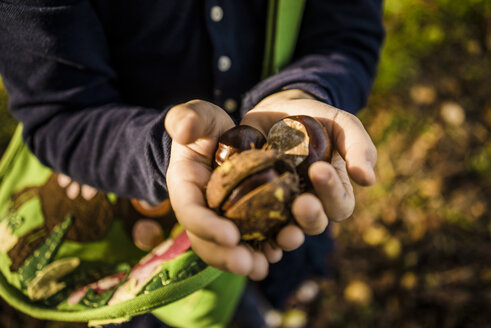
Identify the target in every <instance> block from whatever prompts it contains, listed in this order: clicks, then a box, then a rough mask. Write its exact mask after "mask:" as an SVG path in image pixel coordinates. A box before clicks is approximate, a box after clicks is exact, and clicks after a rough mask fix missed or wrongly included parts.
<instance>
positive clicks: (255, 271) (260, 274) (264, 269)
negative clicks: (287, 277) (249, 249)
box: [248, 252, 269, 280]
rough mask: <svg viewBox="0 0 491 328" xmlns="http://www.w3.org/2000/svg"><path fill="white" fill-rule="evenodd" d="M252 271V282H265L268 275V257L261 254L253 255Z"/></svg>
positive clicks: (250, 275) (254, 253) (255, 253)
mask: <svg viewBox="0 0 491 328" xmlns="http://www.w3.org/2000/svg"><path fill="white" fill-rule="evenodd" d="M252 260H253V265H252V270H251V272H250V273H249V275H248V276H249V278H250V279H251V280H263V279H264V278H266V276H267V275H268V271H269V264H268V261H267V260H266V257H265V255H264V254H263V253H261V252H253V253H252Z"/></svg>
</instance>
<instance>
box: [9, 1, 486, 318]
mask: <svg viewBox="0 0 491 328" xmlns="http://www.w3.org/2000/svg"><path fill="white" fill-rule="evenodd" d="M385 26H386V28H387V39H386V42H385V47H384V50H383V55H382V60H381V63H380V67H379V74H378V78H377V80H376V83H375V86H374V91H373V93H372V96H371V98H370V100H369V103H368V106H367V108H366V109H365V110H363V111H362V113H361V114H360V118H361V119H362V121H363V122H364V124H365V126H366V127H367V129H368V131H369V133H370V135H371V136H372V138H373V140H374V142H375V144H376V145H377V148H378V152H379V161H378V165H377V169H376V171H377V175H378V182H377V184H376V185H375V186H373V187H370V188H356V196H357V208H356V211H355V214H354V215H353V217H352V218H350V219H349V220H348V221H345V222H343V223H338V224H336V223H331V230H332V233H333V235H334V236H335V239H336V251H335V252H334V253H333V254H332V255H330V262H331V272H332V276H331V277H330V278H329V279H327V280H323V281H318V285H317V286H319V287H320V294H319V295H320V296H319V297H317V298H316V300H315V301H314V302H313V303H310V304H309V305H308V306H305V305H303V306H302V304H299V305H292V311H290V315H289V316H286V317H284V318H283V326H284V327H300V326H308V327H407V328H413V327H490V326H491V313H490V310H491V202H490V199H491V196H490V195H491V137H490V136H491V1H489V0H462V1H455V0H386V1H385ZM0 122H1V123H0V153H1V152H3V151H4V150H5V148H6V146H7V144H8V140H9V138H10V135H11V134H12V133H13V130H14V128H15V125H16V122H15V121H14V120H13V119H12V117H11V116H10V115H9V113H8V111H7V95H6V92H5V91H4V90H3V88H2V87H1V84H0ZM306 321H307V323H306ZM0 326H1V327H26V328H28V327H75V326H77V327H78V326H83V325H75V324H65V323H63V324H60V323H52V322H45V321H38V320H34V319H31V318H29V317H26V316H24V315H22V314H20V313H18V312H16V311H15V310H13V309H12V308H10V307H9V306H8V305H6V303H5V302H4V301H1V302H0Z"/></svg>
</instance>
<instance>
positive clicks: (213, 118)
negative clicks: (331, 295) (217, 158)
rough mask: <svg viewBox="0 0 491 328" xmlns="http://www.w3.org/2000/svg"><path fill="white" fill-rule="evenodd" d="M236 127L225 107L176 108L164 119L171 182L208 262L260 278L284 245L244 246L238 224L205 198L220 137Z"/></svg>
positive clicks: (178, 208)
mask: <svg viewBox="0 0 491 328" xmlns="http://www.w3.org/2000/svg"><path fill="white" fill-rule="evenodd" d="M233 126H234V123H233V121H232V120H231V119H230V117H229V116H228V115H227V114H226V113H225V112H224V111H223V110H222V109H221V108H219V107H217V106H215V105H213V104H211V103H209V102H206V101H201V100H194V101H190V102H188V103H185V104H181V105H177V106H175V107H173V108H171V109H170V111H169V112H168V113H167V116H166V119H165V128H166V130H167V132H168V133H169V134H170V136H171V137H172V148H171V156H170V162H169V168H168V170H167V186H168V190H169V197H170V201H171V204H172V207H173V209H174V212H175V214H176V217H177V219H178V220H179V222H180V223H181V224H182V226H183V227H184V228H185V229H186V230H187V234H188V237H189V240H190V242H191V246H192V248H193V250H194V251H195V252H196V254H197V255H198V256H199V257H201V259H203V261H205V262H206V263H207V264H209V265H212V266H214V267H217V268H219V269H222V270H225V271H230V272H233V273H236V274H240V275H247V276H249V277H250V278H251V279H255V280H258V279H263V278H265V277H266V275H267V273H268V266H269V264H268V261H269V262H274V261H278V260H279V259H280V258H281V250H279V249H278V248H277V247H275V246H273V245H267V246H265V247H264V249H263V251H262V252H260V251H254V250H252V249H251V248H249V247H248V246H245V245H242V244H241V245H239V240H240V233H239V231H238V229H237V227H236V226H235V225H234V224H233V223H232V222H231V221H229V220H227V219H225V218H223V217H220V216H218V215H217V214H216V213H215V212H214V211H212V210H210V209H209V208H208V207H207V206H206V203H205V199H204V191H205V188H206V184H207V183H208V180H209V178H210V174H211V171H212V167H211V164H212V160H213V158H214V152H215V149H216V146H217V142H218V138H219V136H220V135H221V134H223V133H224V132H225V131H226V130H228V129H230V128H232V127H233Z"/></svg>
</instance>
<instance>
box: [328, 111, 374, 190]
mask: <svg viewBox="0 0 491 328" xmlns="http://www.w3.org/2000/svg"><path fill="white" fill-rule="evenodd" d="M332 129H333V136H334V143H335V148H336V149H337V150H338V151H339V153H340V154H341V156H342V157H343V158H344V159H345V161H346V166H347V168H348V172H349V175H350V176H351V178H352V179H353V180H354V181H355V182H356V183H358V184H359V185H363V186H368V185H372V184H373V183H374V182H375V172H374V170H373V168H374V167H375V164H376V162H377V149H376V148H375V145H374V144H373V142H372V139H371V138H370V136H369V135H368V132H367V131H366V130H365V128H364V127H363V124H362V123H361V121H360V120H359V119H358V118H357V117H356V116H354V115H351V114H349V113H347V112H344V111H339V112H338V113H337V115H336V116H335V118H334V122H333V124H332Z"/></svg>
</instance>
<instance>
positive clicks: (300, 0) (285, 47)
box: [262, 0, 306, 79]
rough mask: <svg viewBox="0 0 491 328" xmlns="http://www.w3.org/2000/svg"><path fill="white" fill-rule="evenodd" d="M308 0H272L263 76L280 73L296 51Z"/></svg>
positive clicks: (267, 26)
mask: <svg viewBox="0 0 491 328" xmlns="http://www.w3.org/2000/svg"><path fill="white" fill-rule="evenodd" d="M305 1H306V0H270V1H269V8H268V21H267V25H266V29H267V30H266V45H265V47H264V49H265V51H264V61H263V74H262V78H263V79H265V78H267V77H268V76H270V75H273V74H276V73H278V71H279V70H280V69H282V68H283V67H284V66H285V65H286V64H288V63H289V62H290V61H291V59H292V57H293V53H294V51H295V45H296V43H297V38H298V33H299V31H300V24H301V22H302V16H303V10H304V6H305Z"/></svg>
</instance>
